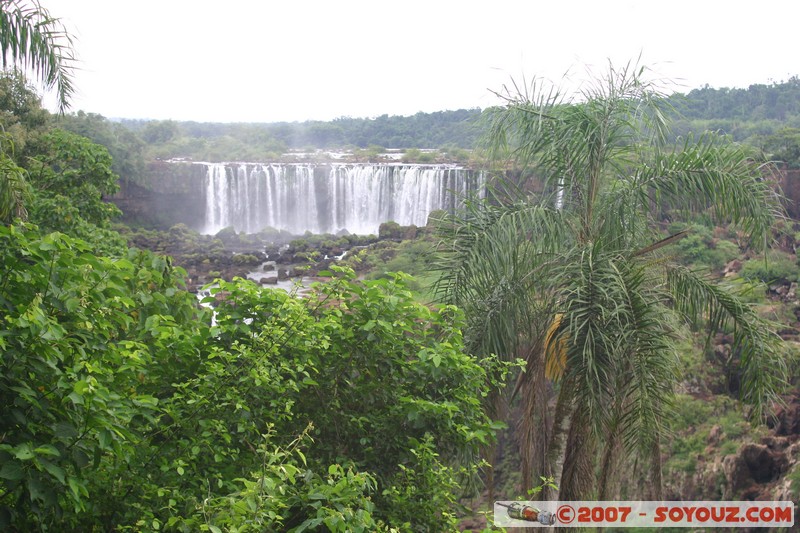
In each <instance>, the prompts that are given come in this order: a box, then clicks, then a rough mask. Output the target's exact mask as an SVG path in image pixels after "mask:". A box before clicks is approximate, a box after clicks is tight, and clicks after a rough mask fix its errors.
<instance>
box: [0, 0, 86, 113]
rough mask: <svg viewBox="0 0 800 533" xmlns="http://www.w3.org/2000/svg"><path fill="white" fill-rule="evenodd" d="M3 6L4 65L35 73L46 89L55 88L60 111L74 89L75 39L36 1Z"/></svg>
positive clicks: (13, 0)
mask: <svg viewBox="0 0 800 533" xmlns="http://www.w3.org/2000/svg"><path fill="white" fill-rule="evenodd" d="M1 7H2V9H0V52H2V62H3V63H2V64H3V68H7V67H9V66H12V65H13V66H18V67H21V68H22V69H24V70H28V71H30V72H33V73H34V74H35V75H36V77H37V78H38V79H39V81H40V82H42V83H43V84H44V86H45V87H46V88H47V89H51V88H55V90H56V94H57V97H58V106H59V112H61V113H63V112H64V111H65V110H66V109H67V108H68V107H69V101H70V99H71V97H72V95H73V94H74V92H75V89H74V86H73V72H74V70H75V56H74V53H73V43H72V38H71V37H70V35H69V33H67V31H66V30H65V29H64V27H63V25H62V24H61V22H60V21H59V19H57V18H53V17H52V16H50V13H49V12H48V11H47V10H46V9H44V8H43V7H42V6H41V5H40V4H39V2H38V1H37V0H30V1H29V2H24V1H22V0H4V1H3V2H2V6H1Z"/></svg>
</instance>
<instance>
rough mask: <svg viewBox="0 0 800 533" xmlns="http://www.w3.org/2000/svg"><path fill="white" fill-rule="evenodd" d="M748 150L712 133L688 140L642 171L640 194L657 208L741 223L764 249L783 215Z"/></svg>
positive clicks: (772, 187) (765, 171) (770, 185)
mask: <svg viewBox="0 0 800 533" xmlns="http://www.w3.org/2000/svg"><path fill="white" fill-rule="evenodd" d="M748 155H749V154H748V152H746V149H745V148H743V147H740V146H736V145H733V144H731V143H729V142H727V141H725V140H724V139H720V138H719V137H718V136H716V135H714V134H710V133H709V134H705V135H703V136H702V137H700V138H699V139H698V140H697V141H695V140H694V139H693V138H692V137H688V138H686V139H685V140H684V143H683V145H682V146H680V147H679V148H678V149H676V150H675V151H674V152H672V153H664V154H658V155H657V156H656V157H655V159H654V161H653V163H652V165H647V166H645V167H644V168H643V169H642V177H641V178H642V179H641V181H640V184H641V188H640V194H642V195H643V197H644V198H650V195H651V194H652V195H653V196H652V197H653V199H654V200H655V204H656V205H659V206H662V207H667V208H670V207H671V208H677V209H683V210H686V211H694V212H698V211H706V210H708V211H710V212H711V213H712V214H714V215H715V217H716V219H717V220H718V221H721V222H733V223H734V224H737V225H738V226H739V227H740V228H741V229H742V230H743V231H744V232H745V233H746V234H747V235H748V236H749V237H750V238H751V239H752V240H753V242H754V244H756V245H758V246H761V247H763V246H764V245H766V240H767V238H768V237H769V235H770V230H771V228H772V227H773V225H774V223H775V219H776V218H780V217H782V216H783V209H782V207H781V204H780V195H779V192H778V189H777V185H776V183H775V182H774V180H772V179H770V175H769V169H770V167H769V166H766V165H762V164H759V163H758V162H757V161H756V160H754V159H753V158H751V157H749V156H748Z"/></svg>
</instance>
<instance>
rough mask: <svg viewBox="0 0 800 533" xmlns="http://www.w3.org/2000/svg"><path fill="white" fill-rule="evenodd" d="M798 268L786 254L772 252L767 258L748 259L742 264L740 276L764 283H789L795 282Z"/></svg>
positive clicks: (799, 269)
mask: <svg viewBox="0 0 800 533" xmlns="http://www.w3.org/2000/svg"><path fill="white" fill-rule="evenodd" d="M798 271H800V267H798V266H797V265H796V264H795V262H794V261H792V260H791V259H790V258H789V257H788V256H787V255H786V254H782V253H779V252H773V253H771V254H769V256H768V257H767V258H756V259H748V260H747V261H745V262H744V263H743V264H742V270H741V272H740V275H741V276H742V277H744V278H747V279H756V280H760V281H763V282H764V283H768V284H771V283H789V282H793V281H797V279H798Z"/></svg>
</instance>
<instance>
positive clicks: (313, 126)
mask: <svg viewBox="0 0 800 533" xmlns="http://www.w3.org/2000/svg"><path fill="white" fill-rule="evenodd" d="M669 100H670V102H671V104H672V105H673V107H674V109H675V113H676V115H675V117H674V120H673V126H674V127H673V132H674V135H675V136H676V137H678V136H684V137H685V136H686V135H689V134H694V135H700V134H702V133H703V132H706V131H715V132H719V133H722V134H725V135H729V136H731V137H732V138H733V139H734V140H735V141H738V142H744V143H747V144H750V145H753V146H755V147H757V148H759V149H760V150H762V151H763V152H764V153H765V154H766V155H767V156H768V157H771V158H773V159H775V160H779V161H783V162H785V163H786V164H788V165H789V166H790V167H794V168H797V167H800V79H798V78H797V77H796V76H795V77H792V78H790V79H789V80H788V81H785V82H780V83H772V84H771V85H751V86H750V87H748V88H746V89H728V88H721V89H715V88H711V87H708V86H706V87H703V88H701V89H695V90H692V91H690V92H689V93H687V94H680V93H676V94H674V95H672V96H671V97H670V99H669ZM486 111H487V110H483V111H482V110H480V109H477V108H476V109H460V110H455V111H439V112H435V113H422V112H420V113H417V114H415V115H412V116H390V115H381V116H379V117H375V118H351V117H341V118H337V119H335V120H332V121H307V122H276V123H208V122H184V121H174V120H130V119H124V120H121V121H111V120H108V119H106V118H104V117H103V116H101V115H97V114H93V113H84V112H82V111H81V112H78V113H73V114H70V115H66V116H63V117H60V118H59V119H58V121H59V127H61V128H63V129H66V130H68V131H72V132H74V133H78V134H80V135H83V136H85V137H88V138H90V139H91V140H92V141H94V142H96V143H98V144H102V145H103V146H105V147H106V148H108V150H109V152H110V153H111V155H112V157H113V160H114V171H115V172H116V173H117V174H119V175H120V176H121V177H122V178H123V179H126V180H132V181H138V179H139V177H140V176H142V172H143V169H144V165H145V161H150V160H154V159H170V158H187V159H192V160H196V161H264V160H276V159H279V158H280V157H281V155H282V154H284V153H286V152H287V151H289V150H302V151H314V150H320V149H329V150H336V149H349V150H353V151H354V152H356V153H357V154H361V155H364V156H365V157H371V155H374V154H376V153H378V152H379V151H380V150H382V149H403V150H409V151H414V150H415V149H421V148H436V149H439V150H440V152H442V153H443V154H455V153H457V152H458V151H459V150H461V151H462V152H463V151H464V150H472V149H474V148H476V147H477V145H478V141H479V139H481V138H482V136H483V134H484V133H485V130H486V126H485V124H486V121H485V120H484V116H485V115H486ZM414 153H416V152H414ZM459 159H460V160H462V161H463V158H459Z"/></svg>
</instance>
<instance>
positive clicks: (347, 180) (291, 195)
mask: <svg viewBox="0 0 800 533" xmlns="http://www.w3.org/2000/svg"><path fill="white" fill-rule="evenodd" d="M203 164H204V165H206V173H205V229H204V233H216V232H218V231H219V230H220V229H222V228H224V227H228V226H233V228H234V229H236V231H237V232H245V233H256V232H258V231H260V230H262V229H263V228H265V227H272V228H276V229H281V230H286V231H289V232H290V233H293V234H296V235H301V234H303V233H305V232H306V231H310V232H312V233H337V232H339V231H342V230H347V231H348V232H350V233H357V234H370V233H377V232H378V227H379V226H380V224H381V223H382V222H387V221H389V220H393V221H395V222H397V223H398V224H401V225H404V226H407V225H411V224H413V225H416V226H424V225H425V224H426V223H427V220H428V215H429V214H430V213H431V211H434V210H437V209H446V210H449V211H452V210H454V209H456V208H457V207H458V206H459V205H460V203H461V201H462V200H463V198H465V197H467V196H469V195H476V196H482V195H483V191H484V186H485V183H484V181H485V180H484V176H483V173H482V172H477V171H472V170H468V169H464V168H462V167H458V166H455V165H406V164H324V165H323V164H253V163H213V164H212V163H203Z"/></svg>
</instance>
